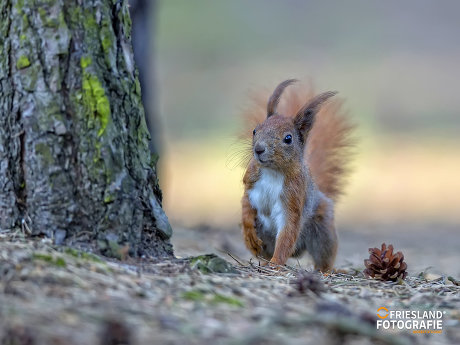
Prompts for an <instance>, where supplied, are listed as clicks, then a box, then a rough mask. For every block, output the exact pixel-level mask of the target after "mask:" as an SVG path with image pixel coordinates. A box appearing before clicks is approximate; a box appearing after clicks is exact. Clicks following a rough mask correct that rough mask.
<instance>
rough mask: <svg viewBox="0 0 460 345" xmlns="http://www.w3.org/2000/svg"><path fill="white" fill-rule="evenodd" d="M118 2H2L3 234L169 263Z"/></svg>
mask: <svg viewBox="0 0 460 345" xmlns="http://www.w3.org/2000/svg"><path fill="white" fill-rule="evenodd" d="M130 35H131V20H130V17H129V11H128V8H127V3H126V1H118V0H85V1H82V0H69V1H63V0H54V1H53V0H2V1H1V3H0V47H1V50H0V114H1V117H0V228H2V229H8V228H17V227H22V228H23V230H25V231H28V229H30V231H31V233H32V234H34V235H39V234H45V235H46V236H49V237H52V238H53V239H54V240H55V242H56V243H58V244H62V243H64V244H68V245H77V246H88V247H91V248H95V249H99V250H100V251H101V252H102V253H104V254H106V255H113V256H118V253H119V248H120V246H121V245H123V246H126V245H127V246H128V247H125V248H129V253H130V255H132V256H141V255H148V256H169V255H172V247H171V245H170V243H169V237H170V236H171V227H170V225H169V223H168V220H167V217H166V215H165V214H164V212H163V210H162V208H161V191H160V188H159V186H158V180H157V175H156V159H155V158H154V156H151V154H150V151H149V148H148V140H149V134H148V131H147V128H146V124H145V116H144V110H143V106H142V101H141V90H140V85H139V80H138V72H137V70H136V67H135V64H134V60H133V54H132V47H131V37H130Z"/></svg>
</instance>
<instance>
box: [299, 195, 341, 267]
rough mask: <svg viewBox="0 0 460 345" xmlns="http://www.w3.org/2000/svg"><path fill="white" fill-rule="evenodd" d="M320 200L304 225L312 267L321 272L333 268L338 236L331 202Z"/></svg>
mask: <svg viewBox="0 0 460 345" xmlns="http://www.w3.org/2000/svg"><path fill="white" fill-rule="evenodd" d="M328 201H329V200H323V201H321V202H320V204H319V206H318V209H317V210H316V213H315V215H314V217H313V219H312V220H311V222H310V223H309V224H308V225H307V227H306V238H305V243H306V249H307V251H308V252H309V253H310V255H311V256H312V258H313V262H314V267H315V269H318V270H320V271H322V272H326V271H330V270H332V268H333V265H334V262H335V257H336V255H337V247H338V238H337V232H336V229H335V226H334V215H333V204H332V203H331V202H328Z"/></svg>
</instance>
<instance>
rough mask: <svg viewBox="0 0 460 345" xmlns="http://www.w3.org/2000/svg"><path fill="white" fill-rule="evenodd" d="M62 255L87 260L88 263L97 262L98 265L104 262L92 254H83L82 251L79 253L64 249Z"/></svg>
mask: <svg viewBox="0 0 460 345" xmlns="http://www.w3.org/2000/svg"><path fill="white" fill-rule="evenodd" d="M64 253H66V254H68V255H70V256H73V257H75V258H81V259H84V260H88V261H94V262H99V263H103V262H104V261H102V260H101V259H100V258H99V257H98V256H97V255H94V254H92V253H86V252H83V251H80V250H77V249H74V248H66V249H64Z"/></svg>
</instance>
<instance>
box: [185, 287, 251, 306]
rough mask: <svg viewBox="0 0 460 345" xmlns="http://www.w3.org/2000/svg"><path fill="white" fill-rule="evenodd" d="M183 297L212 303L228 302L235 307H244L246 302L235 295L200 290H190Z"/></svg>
mask: <svg viewBox="0 0 460 345" xmlns="http://www.w3.org/2000/svg"><path fill="white" fill-rule="evenodd" d="M182 298H184V299H186V300H189V301H195V302H208V303H210V304H228V305H232V306H235V307H244V303H243V302H242V301H240V300H239V299H237V298H235V297H229V296H224V295H221V294H217V293H216V294H214V293H211V294H206V293H204V292H203V291H200V290H190V291H186V292H184V293H183V294H182Z"/></svg>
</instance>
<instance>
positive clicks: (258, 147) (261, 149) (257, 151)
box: [254, 144, 265, 155]
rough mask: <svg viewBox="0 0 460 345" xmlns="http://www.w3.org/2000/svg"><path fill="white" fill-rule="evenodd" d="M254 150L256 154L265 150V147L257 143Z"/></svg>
mask: <svg viewBox="0 0 460 345" xmlns="http://www.w3.org/2000/svg"><path fill="white" fill-rule="evenodd" d="M254 151H256V153H257V154H258V155H261V154H262V153H264V152H265V147H263V146H262V145H260V144H257V145H256V147H254Z"/></svg>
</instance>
